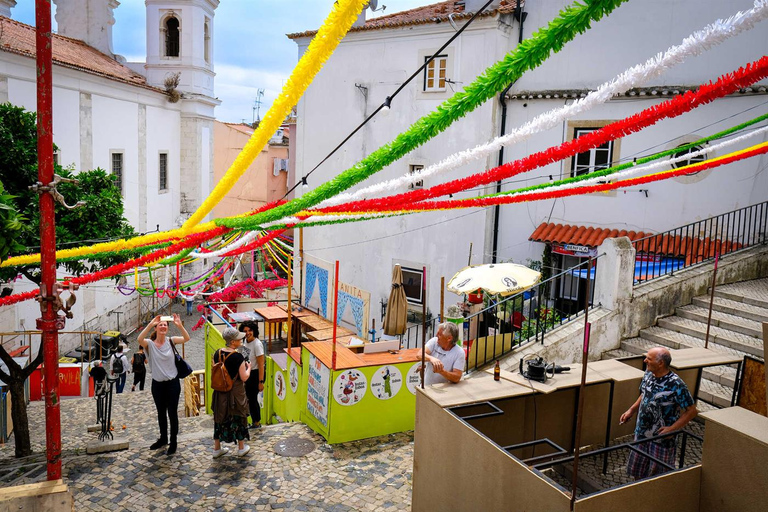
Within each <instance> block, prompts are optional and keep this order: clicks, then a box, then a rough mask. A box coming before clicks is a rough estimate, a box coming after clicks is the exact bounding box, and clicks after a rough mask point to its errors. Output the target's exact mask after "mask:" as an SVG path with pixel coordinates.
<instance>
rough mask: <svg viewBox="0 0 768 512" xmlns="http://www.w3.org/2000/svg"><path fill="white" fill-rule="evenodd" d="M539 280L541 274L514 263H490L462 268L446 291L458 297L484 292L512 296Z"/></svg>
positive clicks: (449, 283)
mask: <svg viewBox="0 0 768 512" xmlns="http://www.w3.org/2000/svg"><path fill="white" fill-rule="evenodd" d="M540 280H541V273H540V272H537V271H536V270H533V269H530V268H528V267H526V266H524V265H518V264H516V263H491V264H486V265H474V266H471V267H464V268H463V269H461V270H459V271H458V272H457V273H456V275H455V276H453V277H452V278H451V280H450V281H449V282H448V286H447V288H448V290H449V291H451V292H454V293H457V294H459V295H461V294H465V293H471V292H474V291H475V290H479V289H482V290H485V291H486V292H487V293H489V294H491V295H496V294H500V295H512V294H513V293H518V292H521V291H523V290H527V289H528V288H530V287H531V286H533V285H535V284H536V283H538V282H539V281H540Z"/></svg>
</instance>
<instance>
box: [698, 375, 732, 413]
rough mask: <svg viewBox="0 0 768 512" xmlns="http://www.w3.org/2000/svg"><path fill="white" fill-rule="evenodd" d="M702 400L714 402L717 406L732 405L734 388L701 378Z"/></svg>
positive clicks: (700, 395) (700, 396)
mask: <svg viewBox="0 0 768 512" xmlns="http://www.w3.org/2000/svg"><path fill="white" fill-rule="evenodd" d="M696 398H698V399H700V400H704V401H706V402H709V403H710V404H714V405H715V406H717V407H730V406H731V398H733V388H729V387H726V386H723V385H722V384H718V383H717V382H713V381H711V380H708V379H701V384H700V385H699V394H698V396H697V397H696Z"/></svg>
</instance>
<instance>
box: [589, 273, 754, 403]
mask: <svg viewBox="0 0 768 512" xmlns="http://www.w3.org/2000/svg"><path fill="white" fill-rule="evenodd" d="M709 301H710V296H709V295H702V296H699V297H694V299H693V301H692V303H691V304H689V305H686V306H680V307H678V308H677V309H676V310H675V315H674V316H668V317H665V318H660V319H659V320H658V322H657V323H656V325H655V326H653V327H649V328H647V329H643V330H642V331H640V336H638V337H637V338H630V339H626V340H623V341H622V342H621V348H620V349H617V350H611V351H609V352H606V353H605V354H603V359H614V358H617V357H626V356H633V355H638V354H644V353H645V352H646V351H647V350H648V349H649V348H652V347H654V346H658V345H663V346H666V347H669V348H674V349H677V348H692V347H703V346H704V339H705V337H706V332H707V315H708V313H709ZM762 322H768V279H756V280H753V281H744V282H740V283H734V284H729V285H722V286H718V287H717V288H716V289H715V300H714V303H713V307H712V323H711V326H710V330H709V348H711V349H714V350H721V351H723V352H728V353H730V354H734V355H737V356H739V357H743V356H744V355H746V354H749V355H751V356H755V357H757V358H759V359H763V358H764V354H763V340H762V335H763V334H762V332H763V331H762ZM735 379H736V367H735V365H733V366H715V367H711V368H706V369H705V370H704V372H703V374H702V381H701V386H700V388H699V395H698V398H700V399H701V400H699V402H698V406H699V410H700V411H702V410H707V409H711V408H712V407H711V406H710V405H709V404H715V405H716V406H718V407H728V406H730V405H731V398H732V397H733V387H734V381H735ZM702 400H703V401H705V402H709V404H708V403H703V402H702Z"/></svg>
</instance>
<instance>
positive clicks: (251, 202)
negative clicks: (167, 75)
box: [213, 121, 288, 218]
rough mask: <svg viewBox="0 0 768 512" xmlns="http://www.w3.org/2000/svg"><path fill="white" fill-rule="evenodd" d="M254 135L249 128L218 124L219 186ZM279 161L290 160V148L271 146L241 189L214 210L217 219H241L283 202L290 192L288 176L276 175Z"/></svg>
mask: <svg viewBox="0 0 768 512" xmlns="http://www.w3.org/2000/svg"><path fill="white" fill-rule="evenodd" d="M252 133H253V130H252V129H250V128H248V127H246V126H245V125H237V126H233V125H230V124H227V123H222V122H220V121H215V122H214V137H213V138H214V150H213V161H214V163H213V167H214V181H215V182H216V183H218V182H219V180H221V178H223V177H224V175H225V174H226V172H227V170H229V167H230V166H231V165H232V162H234V161H235V158H237V156H238V155H239V154H240V152H241V151H242V150H243V148H244V147H245V145H246V143H247V142H248V140H249V139H250V134H252ZM275 158H288V146H287V145H275V144H267V146H265V147H264V149H263V150H262V151H261V152H260V153H259V155H258V156H257V157H256V159H255V160H254V161H253V162H252V163H251V165H249V166H248V169H247V170H246V172H245V174H243V176H242V178H240V180H239V181H238V182H237V186H236V187H235V188H233V189H232V190H231V191H230V192H229V193H228V194H227V196H226V198H225V199H224V200H223V201H222V202H220V203H219V204H218V205H217V206H216V207H215V208H214V209H213V217H214V218H219V217H229V216H232V215H238V214H241V213H245V212H247V211H249V210H253V209H255V208H258V207H259V206H263V205H264V204H266V203H268V202H270V201H275V200H278V199H281V198H282V197H283V196H284V195H285V192H286V190H287V188H286V173H285V172H280V173H279V174H278V175H277V176H275V175H274V173H273V169H274V159H275Z"/></svg>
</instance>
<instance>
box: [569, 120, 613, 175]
mask: <svg viewBox="0 0 768 512" xmlns="http://www.w3.org/2000/svg"><path fill="white" fill-rule="evenodd" d="M597 129H598V127H575V128H573V138H574V139H577V138H579V137H581V136H582V135H584V134H587V133H590V132H592V131H595V130H597ZM613 150H614V141H612V140H611V141H608V142H606V143H605V144H601V145H600V146H598V147H596V148H592V149H590V150H588V151H584V152H583V153H579V154H578V155H574V156H573V158H571V176H581V175H583V174H590V173H593V172H595V171H601V170H603V169H607V168H608V167H610V166H611V165H612V162H613V157H614V155H613Z"/></svg>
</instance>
